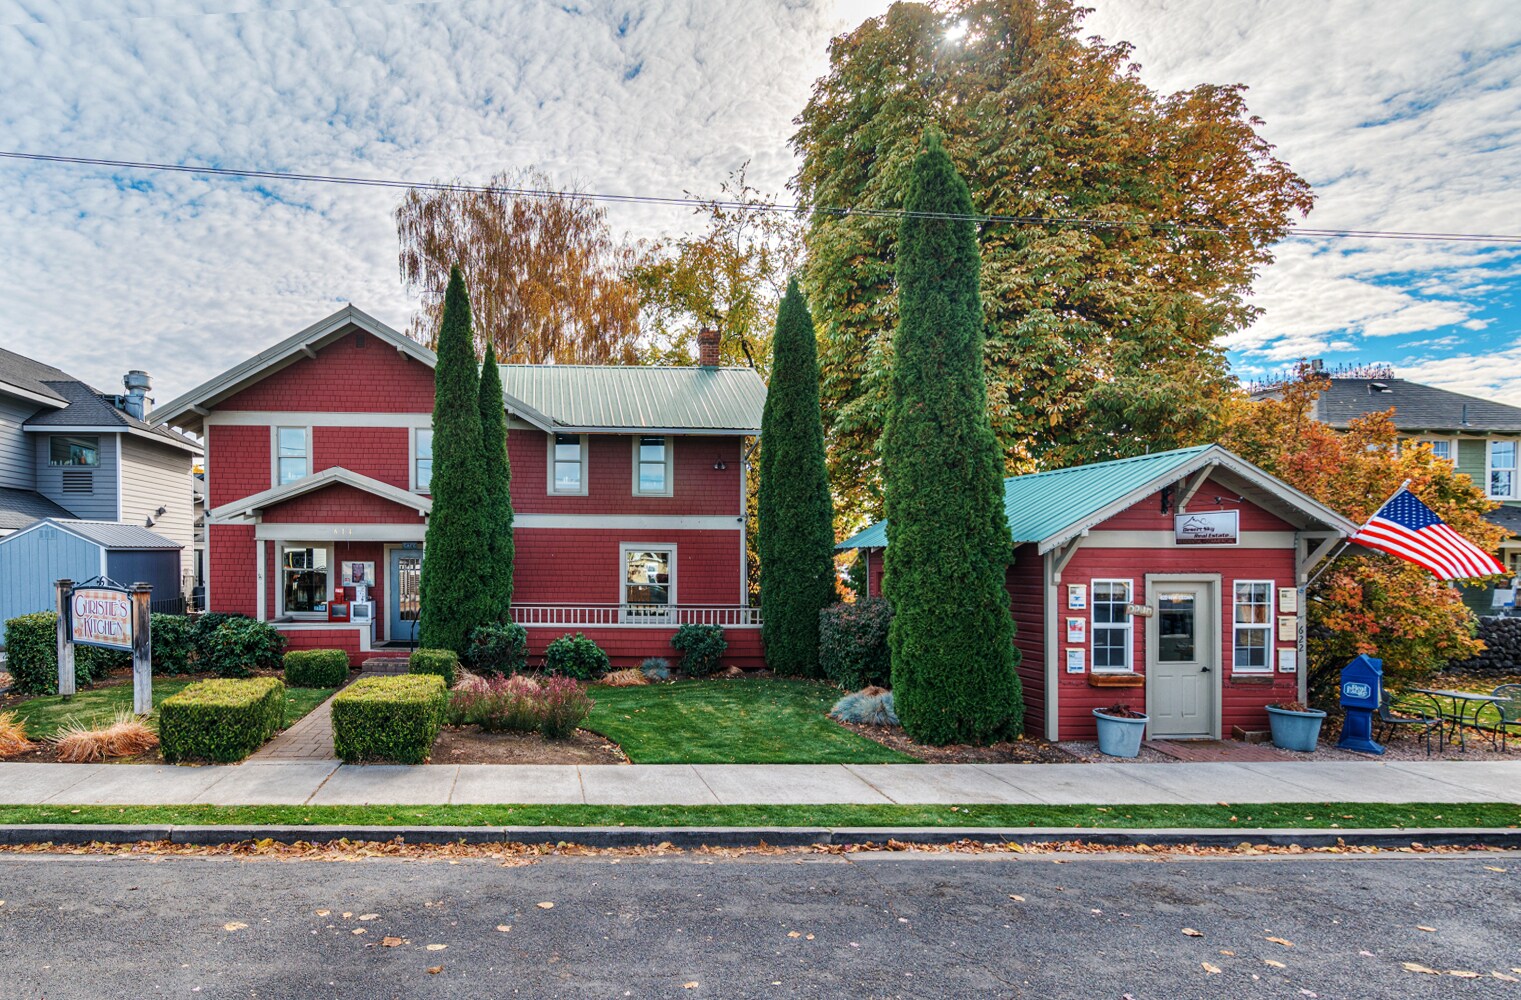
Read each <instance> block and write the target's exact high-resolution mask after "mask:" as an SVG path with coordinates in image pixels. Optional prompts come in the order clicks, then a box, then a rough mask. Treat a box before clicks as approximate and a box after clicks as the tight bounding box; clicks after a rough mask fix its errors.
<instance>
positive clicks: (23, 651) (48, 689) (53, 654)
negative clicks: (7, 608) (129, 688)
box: [5, 611, 132, 694]
mask: <svg viewBox="0 0 1521 1000" xmlns="http://www.w3.org/2000/svg"><path fill="white" fill-rule="evenodd" d="M5 664H6V666H5V670H6V672H7V673H9V674H10V675H11V679H12V682H13V683H14V685H15V688H16V691H17V692H18V693H20V694H57V693H58V612H56V611H39V612H37V613H36V614H30V615H20V616H18V617H16V618H12V619H10V620H9V621H7V622H6V623H5ZM131 664H132V654H131V653H128V652H125V651H122V650H115V649H101V648H99V647H98V646H75V647H74V684H75V686H76V687H79V688H87V687H89V686H90V684H91V683H93V682H94V681H97V680H100V679H101V678H102V677H104V676H105V675H106V674H107V673H109V672H110V671H112V670H117V669H120V668H123V667H128V666H131Z"/></svg>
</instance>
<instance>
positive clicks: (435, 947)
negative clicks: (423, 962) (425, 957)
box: [428, 944, 449, 951]
mask: <svg viewBox="0 0 1521 1000" xmlns="http://www.w3.org/2000/svg"><path fill="white" fill-rule="evenodd" d="M447 947H449V946H448V945H446V944H430V945H428V950H429V951H443V950H444V949H445V948H447Z"/></svg>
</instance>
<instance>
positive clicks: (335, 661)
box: [285, 649, 349, 688]
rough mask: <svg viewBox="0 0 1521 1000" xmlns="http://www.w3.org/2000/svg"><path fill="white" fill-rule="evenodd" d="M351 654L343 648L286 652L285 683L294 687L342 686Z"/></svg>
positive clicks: (346, 675) (347, 671) (347, 674)
mask: <svg viewBox="0 0 1521 1000" xmlns="http://www.w3.org/2000/svg"><path fill="white" fill-rule="evenodd" d="M348 679H349V654H347V653H345V652H344V651H343V650H341V649H293V650H291V651H290V652H289V653H286V654H285V683H286V684H287V685H289V686H290V687H293V688H335V687H342V686H343V683H344V681H346V680H348Z"/></svg>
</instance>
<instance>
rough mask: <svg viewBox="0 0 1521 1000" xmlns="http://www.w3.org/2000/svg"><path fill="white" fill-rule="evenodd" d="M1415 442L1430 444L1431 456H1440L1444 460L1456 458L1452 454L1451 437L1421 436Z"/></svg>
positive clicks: (1448, 460) (1449, 460)
mask: <svg viewBox="0 0 1521 1000" xmlns="http://www.w3.org/2000/svg"><path fill="white" fill-rule="evenodd" d="M1416 443H1417V444H1424V445H1430V446H1431V455H1432V457H1433V458H1440V459H1441V460H1442V461H1444V462H1451V461H1453V460H1454V459H1456V458H1457V456H1456V455H1455V454H1453V447H1452V438H1422V439H1421V440H1420V441H1417V442H1416Z"/></svg>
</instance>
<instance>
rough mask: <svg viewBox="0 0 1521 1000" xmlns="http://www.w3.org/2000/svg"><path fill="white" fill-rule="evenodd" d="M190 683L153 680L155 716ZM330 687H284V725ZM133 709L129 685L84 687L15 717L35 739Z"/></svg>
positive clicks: (27, 706)
mask: <svg viewBox="0 0 1521 1000" xmlns="http://www.w3.org/2000/svg"><path fill="white" fill-rule="evenodd" d="M190 683H191V681H190V680H188V679H183V678H177V679H174V680H170V679H168V678H163V679H155V680H154V681H153V706H154V709H155V712H154V717H157V714H158V713H157V708H158V704H159V702H161V701H163V700H164V699H165V698H167V697H169V696H170V695H172V694H175V693H176V692H178V691H182V690H184V689H185V687H186V686H187V685H189V684H190ZM334 690H335V689H333V688H287V689H286V691H285V724H286V725H287V726H289V725H291V724H292V723H294V722H295V721H296V720H297V719H299V718H301V717H302V716H303V715H305V714H306V713H307V712H310V711H311V710H312V709H314V708H316V707H317V706H318V705H320V704H322V703H323V702H324V701H326V700H327V699H328V697H329V696H331V695H332V693H333V691H334ZM121 710H126V711H131V710H132V685H131V684H112V685H110V686H109V687H97V688H87V689H86V690H83V691H80V692H79V693H78V694H76V695H75V696H74V697H73V698H70V699H68V700H65V699H64V698H62V697H61V696H59V695H56V694H54V695H44V696H42V697H38V698H31V699H28V700H27V701H24V702H22V703H21V704H19V705H17V706H16V707H15V708H14V709H10V711H14V712H15V713H16V716H17V718H19V719H21V721H22V722H24V723H26V734H27V735H28V736H29V737H31V738H32V739H34V740H41V739H46V738H48V737H49V736H52V735H53V734H54V733H56V732H57V731H58V730H59V728H60V727H61V726H63V724H64V722H65V720H67V719H70V718H73V719H77V720H79V721H80V722H84V723H87V724H88V723H94V722H101V723H104V722H109V721H111V719H112V717H113V716H115V715H116V713H117V712H118V711H121Z"/></svg>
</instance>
